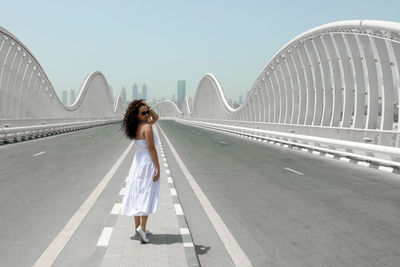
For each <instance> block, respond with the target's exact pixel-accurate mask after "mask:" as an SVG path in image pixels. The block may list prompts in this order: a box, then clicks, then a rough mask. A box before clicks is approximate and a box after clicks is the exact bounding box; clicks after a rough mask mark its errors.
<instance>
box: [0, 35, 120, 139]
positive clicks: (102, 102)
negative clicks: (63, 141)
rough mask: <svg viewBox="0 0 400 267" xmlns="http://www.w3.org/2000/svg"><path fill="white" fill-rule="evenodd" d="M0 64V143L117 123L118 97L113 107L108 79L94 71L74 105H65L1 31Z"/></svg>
mask: <svg viewBox="0 0 400 267" xmlns="http://www.w3.org/2000/svg"><path fill="white" fill-rule="evenodd" d="M0 63H1V70H0V121H1V124H2V125H0V139H1V137H3V139H5V140H7V139H8V138H9V137H10V136H11V139H15V138H17V136H18V135H21V138H25V136H28V135H32V134H33V135H38V136H39V135H47V134H50V133H55V132H57V131H66V130H71V129H80V128H82V127H90V126H94V125H103V124H104V123H110V122H115V121H119V120H121V118H122V112H123V110H122V102H121V98H120V97H118V98H116V100H115V102H114V103H113V99H112V96H111V94H110V91H109V85H108V83H107V80H106V78H105V77H104V75H103V74H102V73H101V72H99V71H94V72H92V73H90V74H89V75H87V77H86V78H85V80H84V81H83V83H82V86H81V88H80V89H79V90H78V93H77V96H76V98H75V101H74V102H73V103H72V104H71V105H64V104H63V103H62V102H61V101H60V99H59V97H58V96H57V93H56V91H55V90H54V87H53V86H52V84H51V82H50V80H49V79H48V77H47V75H46V73H45V71H44V70H43V68H42V67H41V66H40V64H39V62H38V61H37V60H36V58H35V57H34V56H33V54H32V53H31V52H30V51H29V49H28V48H27V47H26V46H25V45H24V44H23V43H22V42H21V41H19V40H18V39H17V38H16V37H15V36H14V35H13V34H11V33H10V32H8V31H7V30H5V29H4V28H2V27H0ZM38 125H46V126H38ZM28 126H29V127H28ZM5 128H7V129H5Z"/></svg>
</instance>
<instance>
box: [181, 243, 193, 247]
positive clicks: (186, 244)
mask: <svg viewBox="0 0 400 267" xmlns="http://www.w3.org/2000/svg"><path fill="white" fill-rule="evenodd" d="M183 246H184V247H185V248H192V247H193V243H192V242H190V243H183Z"/></svg>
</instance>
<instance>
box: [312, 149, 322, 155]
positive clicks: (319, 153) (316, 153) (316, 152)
mask: <svg viewBox="0 0 400 267" xmlns="http://www.w3.org/2000/svg"><path fill="white" fill-rule="evenodd" d="M312 153H313V154H315V155H321V152H319V151H315V150H314V151H313V152H312Z"/></svg>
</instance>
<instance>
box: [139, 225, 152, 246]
mask: <svg viewBox="0 0 400 267" xmlns="http://www.w3.org/2000/svg"><path fill="white" fill-rule="evenodd" d="M136 234H137V235H139V237H140V239H141V240H142V242H143V243H149V241H150V240H149V239H148V238H147V237H146V232H145V231H143V229H142V226H139V227H138V228H136Z"/></svg>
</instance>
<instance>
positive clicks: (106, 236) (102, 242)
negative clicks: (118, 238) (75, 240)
mask: <svg viewBox="0 0 400 267" xmlns="http://www.w3.org/2000/svg"><path fill="white" fill-rule="evenodd" d="M112 232H113V228H112V227H104V229H103V232H101V235H100V238H99V241H97V246H98V247H107V246H108V243H109V242H110V238H111V234H112Z"/></svg>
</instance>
